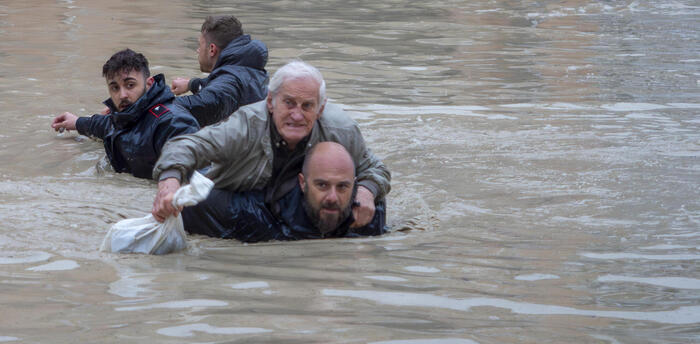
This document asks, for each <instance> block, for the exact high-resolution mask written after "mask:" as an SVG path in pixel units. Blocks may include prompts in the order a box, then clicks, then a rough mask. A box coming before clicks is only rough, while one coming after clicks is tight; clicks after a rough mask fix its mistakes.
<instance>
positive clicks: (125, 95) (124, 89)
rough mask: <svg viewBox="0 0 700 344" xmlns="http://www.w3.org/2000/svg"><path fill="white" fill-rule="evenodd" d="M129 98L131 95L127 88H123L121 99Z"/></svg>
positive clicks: (120, 91)
mask: <svg viewBox="0 0 700 344" xmlns="http://www.w3.org/2000/svg"><path fill="white" fill-rule="evenodd" d="M127 98H129V93H128V92H127V89H126V87H122V88H121V89H120V90H119V99H127Z"/></svg>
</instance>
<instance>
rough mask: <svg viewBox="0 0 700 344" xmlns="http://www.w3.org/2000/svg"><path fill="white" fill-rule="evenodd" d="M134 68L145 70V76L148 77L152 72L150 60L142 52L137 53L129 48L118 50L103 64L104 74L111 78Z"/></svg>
mask: <svg viewBox="0 0 700 344" xmlns="http://www.w3.org/2000/svg"><path fill="white" fill-rule="evenodd" d="M132 70H134V71H137V72H143V76H144V77H146V78H148V77H149V76H151V72H150V71H149V70H148V60H146V57H145V56H143V54H141V53H137V52H135V51H133V50H131V49H129V48H126V49H124V50H122V51H118V52H117V53H115V54H114V55H112V57H110V58H109V60H107V62H105V64H104V66H102V76H103V77H106V78H107V79H111V78H113V77H114V75H115V74H117V73H120V72H126V73H129V72H131V71H132Z"/></svg>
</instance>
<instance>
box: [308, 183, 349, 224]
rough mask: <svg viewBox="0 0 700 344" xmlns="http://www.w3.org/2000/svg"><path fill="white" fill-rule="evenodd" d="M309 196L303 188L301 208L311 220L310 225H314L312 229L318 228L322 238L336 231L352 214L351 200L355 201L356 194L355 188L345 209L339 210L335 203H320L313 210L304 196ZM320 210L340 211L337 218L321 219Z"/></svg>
mask: <svg viewBox="0 0 700 344" xmlns="http://www.w3.org/2000/svg"><path fill="white" fill-rule="evenodd" d="M308 194H309V190H308V186H307V187H306V188H304V199H303V200H302V206H303V207H304V211H305V212H306V216H308V217H309V219H311V223H312V224H313V225H314V227H316V228H318V230H319V231H321V234H323V235H324V236H325V235H326V234H328V233H331V232H333V231H335V230H336V229H338V226H340V224H341V223H343V221H345V220H346V219H347V218H348V216H350V213H351V212H352V204H353V200H354V199H355V195H356V194H357V187H355V188H354V189H353V192H352V197H351V198H350V202H348V205H347V206H346V207H345V209H340V205H339V204H337V203H335V204H333V203H328V202H326V203H321V207H320V208H319V209H314V208H313V207H312V206H311V204H309V202H308V201H307V200H306V197H307V196H306V195H308ZM321 209H337V210H340V212H338V214H339V216H327V217H326V218H321Z"/></svg>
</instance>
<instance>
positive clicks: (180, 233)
mask: <svg viewBox="0 0 700 344" xmlns="http://www.w3.org/2000/svg"><path fill="white" fill-rule="evenodd" d="M213 187H214V182H212V181H211V180H209V179H207V177H205V176H203V175H201V174H200V173H198V172H196V171H195V172H194V174H192V178H191V179H190V183H189V184H188V185H185V186H182V187H180V188H179V189H178V190H177V192H175V196H174V197H173V205H174V206H175V207H181V206H192V205H195V204H197V203H199V202H201V201H203V200H204V199H205V198H207V196H208V195H209V192H210V191H211V189H212V188H213ZM186 237H187V235H186V234H185V229H184V226H183V225H182V215H179V214H178V216H177V217H175V216H169V217H168V218H166V219H165V221H164V222H163V223H160V222H158V221H156V219H155V218H154V217H153V215H151V214H149V215H148V216H145V217H141V218H136V219H126V220H121V221H119V222H117V223H115V224H114V225H112V228H110V229H109V232H107V235H106V236H105V238H104V240H103V241H102V246H101V247H100V251H105V252H118V253H147V254H166V253H170V252H175V251H179V250H182V249H184V248H185V247H187V241H186Z"/></svg>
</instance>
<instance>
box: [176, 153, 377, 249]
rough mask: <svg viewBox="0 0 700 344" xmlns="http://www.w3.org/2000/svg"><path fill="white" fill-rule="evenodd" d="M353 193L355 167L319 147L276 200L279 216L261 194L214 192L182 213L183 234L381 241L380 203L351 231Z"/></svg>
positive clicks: (345, 155) (252, 239) (344, 156)
mask: <svg viewBox="0 0 700 344" xmlns="http://www.w3.org/2000/svg"><path fill="white" fill-rule="evenodd" d="M356 191H357V183H356V182H355V164H354V163H353V160H352V158H351V157H350V154H349V153H348V151H347V150H346V149H345V148H344V147H343V146H342V145H341V144H338V143H335V142H330V141H326V142H320V143H318V144H316V145H315V146H314V147H312V148H311V150H310V151H309V152H308V153H307V155H306V157H305V159H304V165H303V167H302V173H299V175H298V183H297V185H296V186H295V187H294V189H292V191H290V192H289V193H287V194H286V195H284V196H283V197H282V198H281V199H280V200H278V201H277V202H278V204H277V205H278V206H279V208H280V209H281V211H280V213H279V215H277V216H275V215H273V211H272V210H271V209H270V208H271V206H270V205H268V204H266V203H265V191H264V190H253V191H246V192H237V193H233V192H225V191H222V190H219V189H213V190H212V191H211V192H212V193H211V194H210V195H209V197H208V198H207V199H206V200H204V201H203V202H201V203H199V204H197V205H194V206H192V207H186V208H184V209H183V210H182V220H183V224H184V227H185V230H186V231H187V232H189V233H194V234H203V235H208V236H211V237H217V238H225V239H237V240H240V241H243V242H258V241H269V240H300V239H321V238H338V237H358V236H368V235H370V236H371V235H380V234H384V233H385V232H386V228H385V224H386V223H385V221H386V215H385V214H386V210H385V203H384V201H383V200H382V201H380V202H378V204H377V205H376V210H375V212H374V216H373V217H372V220H371V221H370V222H369V223H368V224H366V225H364V226H362V227H357V228H354V227H352V226H351V224H352V223H353V221H354V218H353V216H352V208H353V207H355V206H357V204H355V203H354V202H353V200H354V199H355V193H356Z"/></svg>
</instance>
